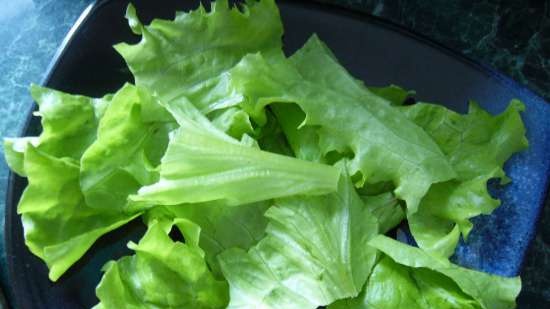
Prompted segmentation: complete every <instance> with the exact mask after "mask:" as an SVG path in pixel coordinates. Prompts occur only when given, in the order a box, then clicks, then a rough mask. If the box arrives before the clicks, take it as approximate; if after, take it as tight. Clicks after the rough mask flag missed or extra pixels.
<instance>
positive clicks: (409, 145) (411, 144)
mask: <svg viewBox="0 0 550 309" xmlns="http://www.w3.org/2000/svg"><path fill="white" fill-rule="evenodd" d="M318 42H319V41H318V40H316V39H315V38H313V39H311V40H310V41H309V42H308V43H307V44H306V46H304V47H303V48H302V49H301V50H300V51H298V52H297V53H296V54H295V55H294V56H293V57H292V61H290V62H289V61H288V60H286V59H283V58H279V59H278V60H275V59H274V58H275V57H271V58H264V57H262V56H261V55H260V54H255V55H248V56H246V57H244V58H243V60H242V61H241V62H240V63H239V64H238V65H237V66H236V67H235V68H234V69H232V70H231V73H230V75H231V84H232V87H233V89H234V90H233V92H234V93H240V94H242V96H243V97H244V101H243V102H242V107H243V109H244V110H245V111H247V112H248V113H249V114H250V115H251V117H252V118H253V119H255V121H256V122H258V123H265V119H266V116H265V111H264V107H265V106H266V105H268V104H270V103H274V102H278V103H296V104H297V105H298V106H299V107H300V108H301V109H302V110H303V111H304V113H305V115H306V118H305V121H304V123H303V124H302V125H303V126H313V127H318V130H317V132H318V135H319V145H320V149H321V150H322V152H323V154H327V153H329V152H331V151H337V152H340V153H347V152H351V153H353V159H352V160H351V161H350V164H349V169H350V174H352V175H354V174H356V173H360V174H361V176H362V180H360V185H361V184H362V183H363V182H365V181H366V182H368V183H377V182H382V181H392V182H393V183H394V184H395V185H396V189H395V191H394V193H395V195H396V196H397V197H398V198H400V199H404V200H405V201H406V202H407V207H408V211H409V212H410V213H414V212H415V211H416V209H417V206H418V203H419V202H420V199H421V198H422V197H423V196H424V195H425V194H426V192H427V191H428V189H429V187H430V186H431V185H432V184H433V183H437V182H441V181H445V180H449V179H452V178H454V177H455V173H454V171H453V169H452V168H451V165H450V164H449V162H448V160H447V158H446V157H445V156H444V154H443V153H442V152H441V150H440V149H439V147H438V146H437V144H436V143H435V142H434V141H433V140H432V139H431V138H430V137H429V136H428V135H427V134H426V133H425V132H424V131H423V130H422V128H420V127H419V126H417V125H416V124H415V123H413V122H411V121H410V120H408V119H407V118H406V117H405V116H404V115H403V113H401V112H400V111H399V110H398V109H396V108H394V107H392V106H391V105H390V104H389V102H388V101H386V100H384V99H382V98H380V97H378V96H376V95H374V94H372V93H370V92H369V91H368V90H367V89H366V88H365V87H364V86H362V85H359V84H358V83H357V82H354V79H352V78H351V77H349V75H348V74H347V73H346V72H345V70H344V69H343V68H342V67H341V66H340V65H339V64H338V63H336V62H335V61H334V59H333V58H331V57H330V56H328V55H327V54H326V52H323V48H324V47H323V45H320V43H318ZM319 63H322V64H323V65H322V66H319V65H317V64H319ZM335 79H337V80H335ZM338 84H345V85H351V86H348V87H346V88H345V89H346V90H342V91H339V90H340V89H339V88H338V89H337V88H336V87H335V85H338ZM348 88H350V89H348ZM357 89H359V90H357Z"/></svg>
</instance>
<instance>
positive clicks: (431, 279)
mask: <svg viewBox="0 0 550 309" xmlns="http://www.w3.org/2000/svg"><path fill="white" fill-rule="evenodd" d="M328 308H329V309H370V308H376V309H395V308H403V309H405V308H406V309H432V308H437V309H481V308H483V307H481V306H480V305H479V303H478V302H477V301H475V300H474V299H473V298H472V297H471V296H469V295H468V294H466V293H464V292H463V291H462V290H461V289H460V288H459V287H458V286H457V284H456V283H455V282H453V281H452V280H451V279H449V278H448V277H446V276H445V275H442V274H440V273H437V272H435V271H431V270H429V269H425V268H412V267H407V266H403V265H400V264H398V263H396V262H394V261H393V260H392V259H391V258H389V257H387V256H384V257H383V258H382V259H381V260H380V261H379V262H378V263H377V264H376V266H375V267H374V269H373V271H372V275H371V276H370V278H369V281H368V282H367V284H366V286H365V289H364V290H363V291H362V292H361V294H360V295H359V296H358V297H356V298H352V299H345V300H340V301H337V302H336V303H334V304H332V305H330V306H329V307H328Z"/></svg>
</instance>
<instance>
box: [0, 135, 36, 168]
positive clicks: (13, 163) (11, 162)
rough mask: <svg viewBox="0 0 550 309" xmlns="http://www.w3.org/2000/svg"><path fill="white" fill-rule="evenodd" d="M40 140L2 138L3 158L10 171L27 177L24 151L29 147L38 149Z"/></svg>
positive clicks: (34, 137) (32, 138)
mask: <svg viewBox="0 0 550 309" xmlns="http://www.w3.org/2000/svg"><path fill="white" fill-rule="evenodd" d="M39 144H40V138H39V137H36V136H30V137H16V138H12V137H7V138H4V157H5V158H6V163H7V164H8V166H9V167H10V169H11V170H12V171H14V172H15V173H16V174H17V175H19V176H27V175H26V173H25V151H27V147H29V145H31V146H33V147H35V148H36V147H38V145H39Z"/></svg>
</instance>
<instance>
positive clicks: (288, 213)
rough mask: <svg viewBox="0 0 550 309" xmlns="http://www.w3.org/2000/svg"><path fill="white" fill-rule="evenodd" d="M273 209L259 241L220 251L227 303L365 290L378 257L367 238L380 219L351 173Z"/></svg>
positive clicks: (323, 300)
mask: <svg viewBox="0 0 550 309" xmlns="http://www.w3.org/2000/svg"><path fill="white" fill-rule="evenodd" d="M266 216H267V217H268V218H269V225H268V227H267V236H266V237H265V238H264V239H262V240H261V241H260V242H259V243H258V244H257V245H256V246H254V247H252V248H251V249H250V250H249V251H248V252H247V251H244V250H242V249H229V250H227V251H225V252H223V253H222V254H220V256H219V260H220V264H221V268H222V271H223V274H224V275H225V277H226V279H227V281H228V282H229V286H230V303H229V306H228V308H288V309H291V308H300V309H304V308H317V307H318V306H321V305H328V304H330V303H332V302H333V301H334V300H337V299H340V298H345V297H353V296H356V295H357V294H358V293H359V292H360V290H361V288H362V286H363V285H364V283H365V281H366V280H367V277H368V275H369V273H370V271H371V267H372V266H373V265H374V263H375V260H376V251H375V250H373V249H372V248H370V247H369V246H367V242H368V241H369V239H370V238H371V237H373V236H374V235H376V234H377V232H378V224H377V222H376V219H375V218H374V217H373V215H372V214H371V213H370V212H369V211H368V209H367V208H365V207H364V205H363V202H362V201H361V199H360V198H359V196H358V195H357V193H356V192H355V189H354V188H353V185H352V183H351V182H350V180H349V177H347V176H345V177H342V178H341V179H340V182H339V186H338V191H337V192H336V193H332V194H329V195H326V196H319V197H307V196H296V197H291V198H285V199H280V200H277V201H276V202H275V206H273V207H272V208H270V209H269V210H268V211H267V213H266Z"/></svg>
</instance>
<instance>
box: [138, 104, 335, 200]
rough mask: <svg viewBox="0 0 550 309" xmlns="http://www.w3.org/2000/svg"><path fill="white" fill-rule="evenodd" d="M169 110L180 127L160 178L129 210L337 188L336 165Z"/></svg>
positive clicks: (186, 111)
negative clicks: (277, 150) (245, 140)
mask: <svg viewBox="0 0 550 309" xmlns="http://www.w3.org/2000/svg"><path fill="white" fill-rule="evenodd" d="M168 109H169V111H170V112H171V113H172V114H173V115H174V118H175V119H176V120H177V121H178V123H179V125H180V128H178V129H177V130H176V131H174V132H173V133H172V134H171V135H170V142H169V144H168V149H167V150H166V154H165V155H164V157H163V158H162V162H161V165H160V180H159V181H158V182H156V183H154V184H152V185H149V186H144V187H142V188H141V189H139V191H138V193H137V194H134V195H130V197H129V199H130V200H131V201H132V202H133V203H132V204H133V206H132V207H138V208H141V207H149V206H153V205H177V204H184V203H201V202H208V201H224V202H225V203H228V204H230V205H240V204H247V203H252V202H257V201H262V200H269V199H272V198H277V197H284V196H291V195H295V194H313V195H315V194H317V195H318V194H325V193H329V192H334V191H335V190H336V187H337V183H338V178H339V175H340V173H339V171H338V169H336V168H335V167H332V166H328V165H322V164H317V163H312V162H308V161H303V160H299V159H295V158H291V157H287V156H283V155H279V154H274V153H270V152H266V151H262V150H259V149H257V148H254V147H250V146H247V145H243V144H241V143H240V142H239V141H237V140H235V139H233V138H231V137H229V136H228V135H226V134H225V133H223V132H222V131H220V130H218V129H217V128H216V127H215V126H214V125H213V124H211V123H210V122H209V121H208V119H206V118H204V116H202V115H201V114H200V112H198V111H197V110H196V109H194V107H193V105H191V104H176V105H174V104H169V105H168ZM251 192H253V194H251Z"/></svg>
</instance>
